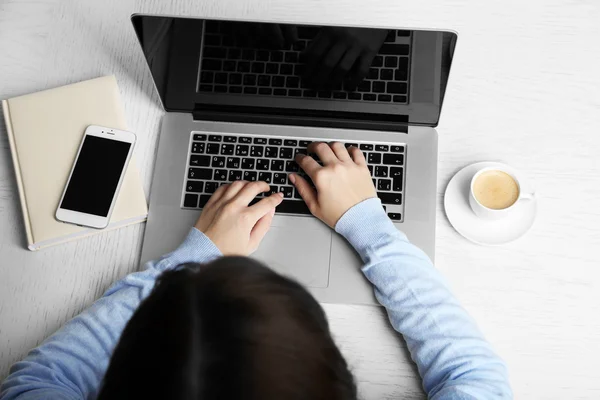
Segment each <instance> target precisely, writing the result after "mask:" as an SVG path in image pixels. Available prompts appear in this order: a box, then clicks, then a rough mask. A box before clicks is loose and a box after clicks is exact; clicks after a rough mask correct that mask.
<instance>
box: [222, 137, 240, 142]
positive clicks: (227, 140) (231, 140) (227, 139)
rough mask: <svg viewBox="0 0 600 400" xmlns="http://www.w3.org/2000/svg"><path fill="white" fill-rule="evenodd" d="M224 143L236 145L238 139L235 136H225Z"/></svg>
mask: <svg viewBox="0 0 600 400" xmlns="http://www.w3.org/2000/svg"><path fill="white" fill-rule="evenodd" d="M223 141H224V142H225V143H235V142H237V137H235V136H225V137H223Z"/></svg>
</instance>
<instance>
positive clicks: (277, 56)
mask: <svg viewBox="0 0 600 400" xmlns="http://www.w3.org/2000/svg"><path fill="white" fill-rule="evenodd" d="M271 61H274V62H282V61H283V52H282V51H272V52H271Z"/></svg>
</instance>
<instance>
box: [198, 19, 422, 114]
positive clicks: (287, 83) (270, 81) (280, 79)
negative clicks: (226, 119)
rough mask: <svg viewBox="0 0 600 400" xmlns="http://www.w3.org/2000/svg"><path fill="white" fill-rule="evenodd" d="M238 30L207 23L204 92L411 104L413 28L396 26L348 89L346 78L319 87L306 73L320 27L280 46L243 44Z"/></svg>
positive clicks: (303, 28)
mask: <svg viewBox="0 0 600 400" xmlns="http://www.w3.org/2000/svg"><path fill="white" fill-rule="evenodd" d="M233 29H235V28H233V27H232V26H231V22H225V21H208V22H207V24H206V29H205V33H204V40H203V51H202V67H201V73H200V83H199V87H198V91H199V92H205V93H207V92H210V93H213V92H214V93H231V94H240V95H265V96H286V97H298V98H317V99H335V100H345V101H367V102H380V103H401V104H407V103H408V90H409V81H408V77H409V65H410V45H411V41H410V35H411V32H410V31H403V30H390V31H389V33H388V35H387V37H386V39H385V42H384V43H383V45H382V46H381V48H380V50H379V53H378V54H377V56H376V57H375V58H374V59H373V62H372V64H371V68H370V69H369V72H368V75H367V76H366V78H365V80H364V81H363V82H362V83H360V84H359V85H358V87H356V88H355V89H354V90H352V91H347V90H345V89H344V87H343V84H341V83H340V84H338V85H337V86H335V87H334V88H333V90H313V89H311V88H309V87H307V86H306V85H305V84H304V82H302V79H301V78H300V77H301V76H302V74H303V72H304V67H305V64H304V60H303V59H302V57H303V55H302V51H303V50H304V49H305V48H306V47H307V46H308V45H309V43H310V41H311V40H312V39H313V38H314V37H315V36H316V35H317V34H318V32H319V31H320V29H321V28H320V27H318V26H298V38H299V40H298V41H297V42H296V43H293V44H292V45H290V46H289V47H287V48H285V49H280V50H268V49H257V48H252V47H239V46H237V45H236V41H235V38H234V35H233V33H232V30H233Z"/></svg>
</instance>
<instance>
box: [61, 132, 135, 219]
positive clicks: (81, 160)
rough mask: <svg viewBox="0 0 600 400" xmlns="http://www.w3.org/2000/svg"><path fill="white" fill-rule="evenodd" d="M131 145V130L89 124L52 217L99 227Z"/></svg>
mask: <svg viewBox="0 0 600 400" xmlns="http://www.w3.org/2000/svg"><path fill="white" fill-rule="evenodd" d="M134 146H135V134H133V133H131V132H127V131H121V130H118V129H111V128H105V127H102V126H95V125H92V126H89V127H88V128H87V129H86V130H85V134H84V135H83V140H82V141H81V145H80V146H79V150H78V151H77V157H75V163H74V164H73V168H72V169H71V173H70V174H69V179H68V180H67V185H66V186H65V190H64V191H63V194H62V196H61V198H60V202H59V203H58V204H59V206H58V209H57V210H56V219H57V220H59V221H62V222H67V223H70V224H75V225H81V226H89V227H91V228H97V229H102V228H106V226H108V223H109V221H110V215H111V214H112V211H113V207H114V206H115V202H116V199H117V196H118V194H119V189H120V188H121V183H122V182H123V177H124V176H125V171H127V165H128V164H129V160H130V159H131V155H132V153H133V148H134Z"/></svg>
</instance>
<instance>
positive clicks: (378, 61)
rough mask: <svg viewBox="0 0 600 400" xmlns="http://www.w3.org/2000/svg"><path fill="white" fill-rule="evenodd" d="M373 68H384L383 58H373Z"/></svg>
mask: <svg viewBox="0 0 600 400" xmlns="http://www.w3.org/2000/svg"><path fill="white" fill-rule="evenodd" d="M371 66H372V67H383V57H381V56H375V58H373V62H372V63H371Z"/></svg>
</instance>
